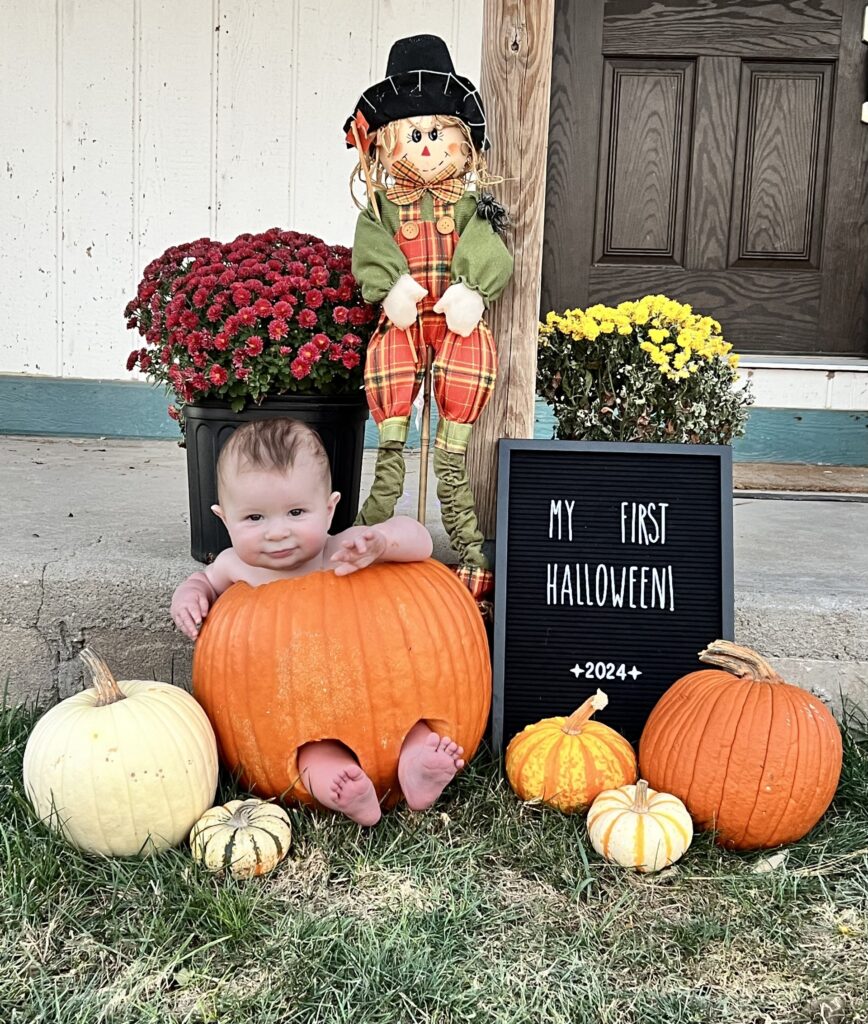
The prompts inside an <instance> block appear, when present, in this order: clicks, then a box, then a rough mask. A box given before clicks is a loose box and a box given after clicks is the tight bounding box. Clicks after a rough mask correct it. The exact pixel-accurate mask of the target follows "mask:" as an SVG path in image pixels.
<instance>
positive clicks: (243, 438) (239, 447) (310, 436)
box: [217, 417, 331, 490]
mask: <svg viewBox="0 0 868 1024" xmlns="http://www.w3.org/2000/svg"><path fill="white" fill-rule="evenodd" d="M300 452H307V454H308V455H310V456H311V458H312V459H313V461H314V463H315V464H316V466H317V469H319V470H320V473H321V476H322V481H323V483H324V485H325V487H326V490H330V489H331V467H330V466H329V457H328V455H327V454H326V450H325V448H324V447H323V443H322V441H321V440H320V437H319V434H317V433H316V431H314V430H311V428H310V427H309V426H308V425H307V424H306V423H302V422H301V420H292V419H288V418H285V417H281V418H279V419H266V420H253V422H252V423H245V424H244V426H241V427H238V429H237V430H235V431H234V432H233V433H232V436H231V437H230V438H229V440H228V441H227V442H226V444H224V445H223V448H222V449H221V451H220V456H219V458H218V459H217V486H218V490H219V487H220V482H221V480H222V479H223V476H224V474H225V473H226V470H227V467H228V466H229V465H230V464H234V465H235V466H238V467H242V468H248V469H266V470H268V469H275V470H279V471H282V472H286V471H287V470H289V469H292V467H293V465H294V464H295V460H296V459H297V458H298V455H299V453H300Z"/></svg>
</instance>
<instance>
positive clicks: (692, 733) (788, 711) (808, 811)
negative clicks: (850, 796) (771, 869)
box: [639, 640, 842, 850]
mask: <svg viewBox="0 0 868 1024" xmlns="http://www.w3.org/2000/svg"><path fill="white" fill-rule="evenodd" d="M699 658H700V660H701V661H703V662H705V663H706V664H708V665H712V666H714V667H713V668H708V669H702V670H700V671H699V672H691V673H690V675H686V676H684V677H683V678H682V679H679V680H678V681H677V682H676V683H674V684H673V685H672V686H671V687H670V688H669V689H668V690H667V691H666V692H665V693H664V694H663V696H662V697H661V698H660V700H659V702H658V703H657V705H656V707H655V708H654V710H653V711H652V712H651V715H650V716H649V718H648V721H647V722H646V724H645V728H644V730H643V732H642V738H641V740H640V743H639V764H640V766H641V771H642V776H643V778H646V779H647V780H648V783H649V784H650V785H651V786H653V787H654V788H655V789H660V790H664V791H665V792H667V793H673V794H674V795H675V796H677V797H679V798H680V799H681V800H683V801H684V803H685V805H686V806H687V809H688V810H689V811H690V813H691V815H692V816H693V820H694V821H695V822H696V824H697V826H698V827H699V828H702V829H715V830H716V831H717V834H718V835H717V839H718V842H719V843H720V844H721V845H723V846H726V847H729V848H731V849H737V850H756V849H762V848H767V847H771V846H779V845H780V844H782V843H792V842H795V840H797V839H801V837H802V836H804V835H805V834H806V833H807V832H809V831H810V830H811V829H812V828H813V827H814V825H816V823H817V822H818V821H819V820H820V818H821V817H822V816H823V813H824V812H825V810H826V808H827V807H828V806H829V804H830V803H831V800H832V797H833V796H834V795H835V790H836V789H837V787H838V779H839V778H840V775H841V755H842V751H841V731H840V729H839V728H838V724H837V722H836V721H835V719H834V718H833V717H832V714H831V713H830V712H829V710H828V709H827V708H826V707H825V705H823V704H822V702H821V701H820V700H818V699H817V698H816V697H813V696H811V694H810V693H808V692H807V691H806V690H803V689H801V688H800V687H798V686H793V685H791V684H790V683H786V682H784V680H783V679H781V677H780V676H779V675H778V674H777V672H775V670H774V669H773V668H772V667H771V665H769V664H768V662H766V661H765V660H764V659H763V658H761V657H760V656H759V655H758V654H757V653H756V652H754V651H752V650H750V649H749V648H747V647H739V646H738V645H736V644H733V643H730V642H729V641H727V640H717V641H715V643H713V644H710V645H709V646H708V648H707V649H706V650H704V651H702V652H701V653H700V655H699Z"/></svg>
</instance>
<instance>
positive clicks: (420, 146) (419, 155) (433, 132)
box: [379, 115, 469, 181]
mask: <svg viewBox="0 0 868 1024" xmlns="http://www.w3.org/2000/svg"><path fill="white" fill-rule="evenodd" d="M392 125H393V127H394V129H395V148H394V149H393V150H392V152H391V153H389V152H387V151H386V146H385V145H381V146H380V147H379V157H380V162H381V163H382V164H383V166H384V167H385V168H386V170H387V171H388V172H389V173H390V174H391V173H392V168H393V166H394V165H395V164H396V163H397V162H398V161H399V160H401V159H403V158H404V157H406V158H407V159H408V160H409V161H410V163H411V164H413V166H414V167H415V168H416V170H417V171H418V172H419V174H420V175H421V176H422V178H423V179H424V180H425V181H433V180H434V179H435V178H437V177H438V176H439V175H440V174H442V173H443V171H444V170H445V168H446V167H448V166H449V165H450V164H452V165H453V167H454V168H455V174H456V175H459V174H463V173H464V170H465V168H466V167H467V160H468V156H469V154H468V152H467V143H466V142H465V139H464V134H463V132H462V131H461V129H460V128H459V127H458V126H457V125H454V124H453V125H447V126H444V125H442V124H441V123H440V120H439V119H438V118H437V116H436V115H432V116H427V117H414V118H412V119H411V118H405V119H404V120H403V121H393V122H392ZM380 138H381V139H382V140H383V141H384V142H385V139H386V135H385V133H383V134H382V135H381V136H380Z"/></svg>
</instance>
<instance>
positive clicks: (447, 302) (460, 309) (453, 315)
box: [434, 281, 485, 338]
mask: <svg viewBox="0 0 868 1024" xmlns="http://www.w3.org/2000/svg"><path fill="white" fill-rule="evenodd" d="M434 312H435V313H444V314H445V316H446V326H447V327H448V328H449V330H450V331H454V332H455V333H456V334H458V335H460V336H461V337H462V338H466V337H467V335H468V334H472V333H473V331H474V330H475V329H476V326H477V324H478V323H479V321H480V320H481V319H482V314H483V313H484V312H485V302H484V301H483V299H482V296H481V295H480V294H479V292H475V291H473V289H472V288H468V287H467V285H466V284H462V283H461V282H460V281H459V282H458V283H457V284H450V285H449V287H448V288H447V289H446V291H445V292H444V293H443V295H442V297H441V298H440V300H439V302H438V303H437V305H436V306H435V307H434Z"/></svg>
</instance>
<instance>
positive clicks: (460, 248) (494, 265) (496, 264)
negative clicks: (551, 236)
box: [452, 192, 512, 306]
mask: <svg viewBox="0 0 868 1024" xmlns="http://www.w3.org/2000/svg"><path fill="white" fill-rule="evenodd" d="M455 227H456V229H457V231H458V234H459V235H460V236H461V237H460V238H459V239H458V244H457V245H456V246H455V252H454V253H453V254H452V282H453V284H454V283H457V282H459V281H460V282H461V283H462V284H465V285H467V287H468V288H472V289H473V291H475V292H479V294H480V295H481V296H482V298H483V299H484V300H485V305H486V306H488V305H490V304H491V303H492V302H494V300H495V299H496V298H497V297H498V296H499V295H500V293H501V292H502V291H503V289H504V288H505V287H506V284H507V282H508V281H509V278H510V275H511V274H512V256H511V255H510V252H509V250H508V249H507V248H506V246H505V245H504V244H503V239H502V238H501V237H500V235H499V234H498V233H497V232H496V231H495V230H494V228H493V227H492V226H491V224H490V223H489V221H487V220H486V219H485V218H484V217H480V216H479V214H478V213H477V212H476V193H475V192H465V193H464V195H463V196H462V197H461V199H459V200H458V202H457V204H456V206H455Z"/></svg>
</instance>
